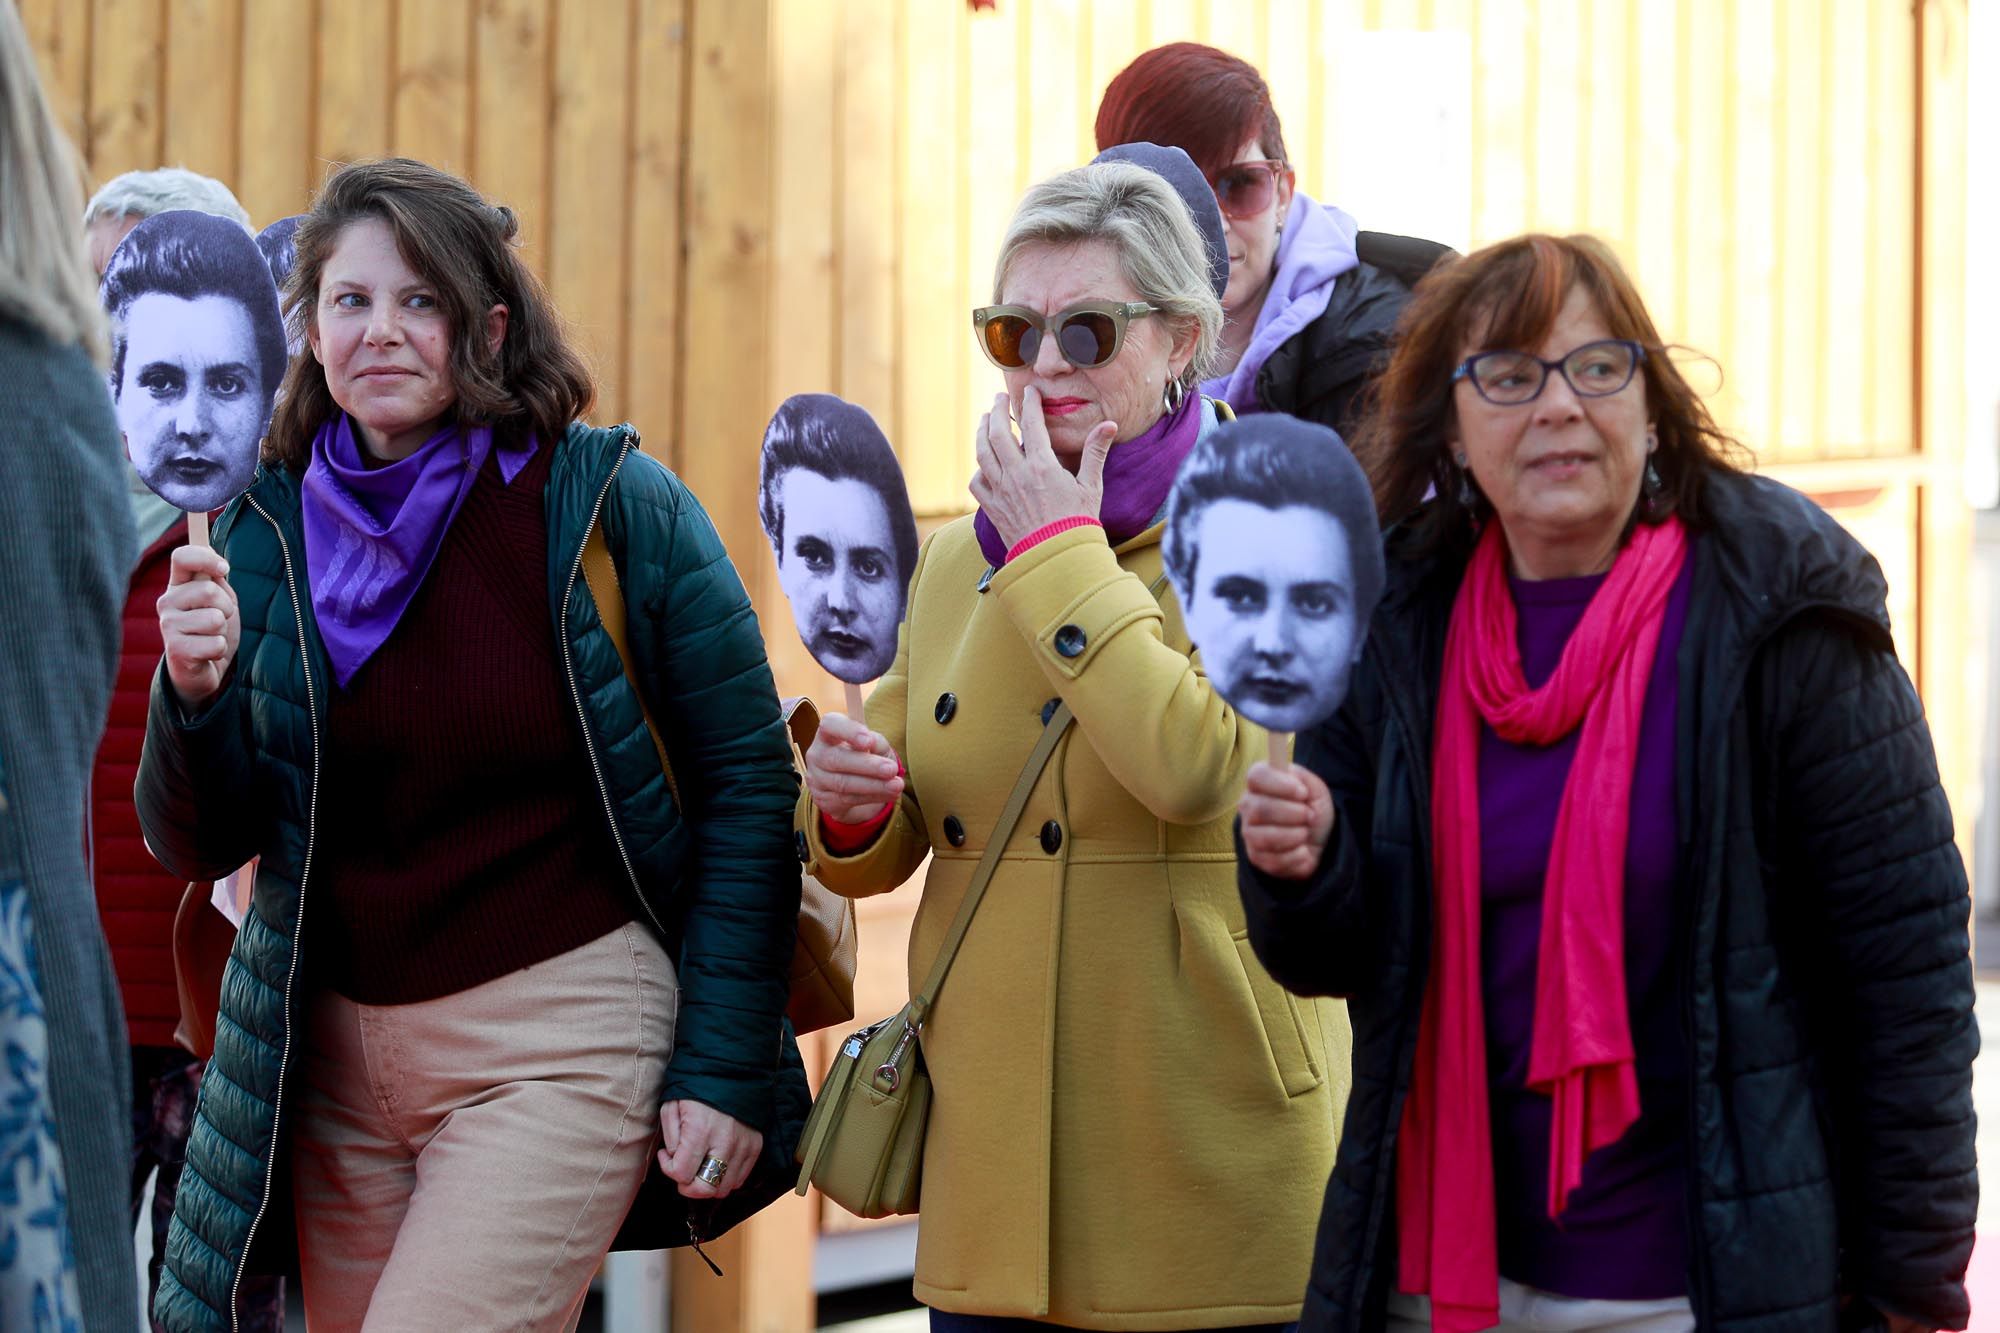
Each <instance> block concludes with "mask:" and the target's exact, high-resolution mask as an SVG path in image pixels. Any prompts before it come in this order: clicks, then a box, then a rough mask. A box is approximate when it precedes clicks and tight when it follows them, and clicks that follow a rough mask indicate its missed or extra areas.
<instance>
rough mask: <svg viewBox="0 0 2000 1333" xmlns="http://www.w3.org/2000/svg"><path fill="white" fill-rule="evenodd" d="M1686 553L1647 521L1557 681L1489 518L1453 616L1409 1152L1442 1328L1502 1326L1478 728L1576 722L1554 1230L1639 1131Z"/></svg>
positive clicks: (1551, 935)
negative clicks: (1629, 971)
mask: <svg viewBox="0 0 2000 1333" xmlns="http://www.w3.org/2000/svg"><path fill="white" fill-rule="evenodd" d="M1686 555H1687V532H1686V529H1685V528H1683V527H1682V526H1681V522H1680V520H1679V519H1677V518H1676V519H1669V520H1668V521H1667V522H1665V523H1662V524H1660V525H1658V526H1656V527H1655V526H1648V525H1645V524H1640V525H1639V527H1638V528H1637V529H1636V530H1635V531H1634V533H1633V535H1632V540H1631V541H1630V542H1629V543H1627V545H1626V546H1625V549H1624V550H1623V551H1621V552H1620V553H1619V555H1618V559H1617V561H1616V562H1615V563H1614V564H1613V565H1612V567H1611V572H1610V573H1609V574H1608V575H1607V576H1606V577H1605V580H1604V582H1603V584H1602V585H1600V586H1599V588H1598V590H1597V592H1596V594H1595V595H1594V596H1593V597H1592V598H1591V602H1590V606H1589V608H1588V609H1587V610H1586V611H1585V612H1584V614H1583V620H1582V621H1581V622H1580V623H1579V624H1578V625H1577V627H1576V631H1575V632H1574V633H1573V634H1572V635H1571V636H1570V639H1569V642H1568V643H1567V644H1566V645H1565V646H1564V648H1563V654H1562V660H1561V662H1560V664H1558V666H1557V667H1556V670H1555V673H1554V674H1553V675H1552V676H1550V677H1549V679H1548V680H1547V681H1546V682H1545V683H1544V684H1543V685H1542V687H1541V688H1540V689H1538V690H1533V691H1530V690H1529V689H1528V684H1527V680H1526V679H1525V677H1524V676H1523V675H1522V671H1521V649H1520V640H1519V638H1518V634H1517V630H1516V623H1515V610H1514V598H1513V595H1512V594H1511V593H1510V592H1509V591H1508V588H1507V543H1506V539H1505V537H1503V536H1502V534H1501V530H1500V525H1499V524H1498V523H1489V524H1488V525H1487V527H1486V532H1485V534H1484V535H1483V536H1482V537H1481V539H1480V542H1479V546H1478V548H1477V550H1475V551H1474V553H1473V557H1472V562H1471V564H1470V565H1469V566H1468V567H1467V569H1466V573H1465V579H1464V582H1463V583H1461V584H1460V586H1459V590H1458V599H1457V601H1456V602H1455V603H1454V604H1453V606H1452V612H1451V628H1450V631H1449V633H1448V634H1447V636H1446V639H1445V650H1444V681H1443V687H1442V689H1441V691H1440V697H1439V701H1438V721H1437V741H1436V744H1437V751H1436V755H1435V756H1434V758H1435V765H1436V767H1435V771H1434V772H1433V774H1432V778H1431V782H1432V786H1431V828H1432V837H1433V842H1434V869H1435V877H1436V886H1437V887H1436V903H1437V910H1436V944H1435V949H1434V953H1433V957H1432V961H1431V969H1430V980H1429V984H1428V985H1427V986H1426V987H1425V990H1424V1009H1423V1021H1422V1026H1421V1027H1420V1028H1419V1030H1418V1035H1417V1061H1416V1070H1415V1074H1414V1077H1413V1079H1412V1082H1411V1087H1410V1096H1409V1100H1408V1101H1407V1102H1406V1103H1405V1104H1404V1108H1403V1125H1402V1134H1401V1143H1400V1147H1399V1149H1398V1151H1397V1154H1396V1208H1397V1217H1398V1225H1399V1237H1400V1252H1401V1272H1400V1274H1399V1275H1398V1276H1399V1282H1398V1286H1399V1287H1400V1288H1401V1289H1402V1290H1403V1291H1406V1292H1409V1293H1411V1294H1414V1295H1428V1296H1429V1297H1430V1298H1431V1321H1432V1322H1431V1327H1432V1328H1433V1329H1434V1330H1435V1333H1473V1331H1474V1330H1477V1329H1484V1328H1491V1327H1492V1326H1493V1325H1495V1324H1497V1323H1499V1322H1500V1309H1499V1271H1500V1270H1499V1259H1498V1255H1497V1245H1496V1239H1495V1236H1494V1226H1495V1222H1494V1203H1493V1141H1492V1127H1491V1122H1490V1119H1489V1114H1488V1110H1487V1103H1486V1080H1487V1072H1486V1017H1485V1012H1484V1005H1483V1003H1482V1001H1481V992H1480V984H1481V983H1480V974H1479V959H1480V926H1479V901H1480V869H1479V866H1480V862H1479V736H1480V730H1479V728H1480V722H1481V720H1482V719H1483V720H1484V721H1485V723H1486V725H1488V726H1490V727H1492V728H1493V730H1494V732H1495V733H1496V734H1497V735H1499V736H1500V737H1501V739H1503V740H1506V741H1509V742H1512V743H1514V744H1516V745H1553V744H1555V743H1556V742H1557V741H1559V740H1561V739H1562V738H1563V737H1565V736H1567V735H1569V734H1570V733H1571V732H1573V731H1575V730H1576V728H1577V727H1578V726H1579V725H1581V726H1582V728H1583V735H1582V737H1581V738H1580V739H1579V740H1578V743H1577V750H1576V758H1575V760H1574V761H1573V762H1572V764H1571V765H1570V771H1569V778H1568V780H1567V782H1566V783H1565V784H1564V787H1563V795H1562V808H1561V811H1560V813H1559V814H1558V815H1557V818H1556V830H1555V841H1554V844H1553V845H1552V846H1551V848H1550V851H1549V869H1548V879H1547V882H1546V884H1545V887H1544V889H1543V897H1542V935H1541V952H1540V961H1539V964H1538V966H1537V968H1536V974H1535V1027H1534V1035H1533V1039H1532V1046H1531V1047H1530V1051H1529V1058H1528V1086H1529V1087H1530V1088H1532V1089H1534V1090H1535V1091H1537V1092H1541V1093H1545V1094H1546V1095H1548V1096H1549V1097H1550V1098H1552V1099H1553V1100H1554V1102H1555V1108H1554V1116H1553V1121H1552V1124H1551V1126H1550V1131H1549V1139H1550V1142H1549V1181H1548V1209H1549V1216H1551V1217H1557V1216H1560V1215H1561V1213H1562V1211H1563V1209H1564V1208H1565V1207H1566V1206H1567V1205H1568V1203H1569V1196H1570V1191H1571V1190H1574V1189H1575V1188H1576V1187H1577V1184H1578V1183H1579V1182H1580V1181H1581V1180H1582V1178H1583V1164H1584V1161H1585V1159H1586V1158H1588V1157H1589V1156H1590V1154H1591V1153H1592V1152H1593V1151H1595V1150H1596V1149H1598V1148H1601V1147H1603V1146H1605V1145H1606V1144H1609V1143H1613V1142H1615V1141H1616V1140H1617V1139H1618V1137H1619V1136H1620V1135H1622V1134H1623V1133H1624V1132H1625V1131H1626V1129H1627V1128H1629V1127H1630V1126H1631V1124H1632V1122H1633V1121H1635V1120H1637V1119H1638V1118H1639V1082H1638V1077H1637V1075H1636V1074H1635V1073H1634V1071H1633V1065H1632V1032H1631V1020H1630V1016H1629V1014H1628V1012H1627V1003H1626V997H1625V843H1626V837H1627V834H1628V832H1629V828H1630V824H1631V804H1632V769H1633V766H1634V764H1635V763H1636V762H1637V760H1638V754H1639V721H1640V715H1641V713H1642V712H1643V711H1644V709H1645V704H1646V685H1647V681H1648V678H1649V677H1650V675H1651V673H1652V670H1653V657H1654V653H1655V651H1656V650H1657V649H1658V647H1659V643H1660V628H1661V625H1662V624H1663V622H1664V621H1665V618H1666V609H1667V596H1668V594H1669V593H1670V592H1671V591H1672V590H1673V586H1674V580H1675V578H1676V577H1678V576H1679V574H1680V569H1681V564H1682V561H1683V560H1684V559H1685V558H1686Z"/></svg>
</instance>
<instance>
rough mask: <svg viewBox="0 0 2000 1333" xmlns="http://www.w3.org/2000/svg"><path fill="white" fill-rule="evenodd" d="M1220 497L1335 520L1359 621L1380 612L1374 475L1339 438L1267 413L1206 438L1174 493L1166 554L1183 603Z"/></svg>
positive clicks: (1222, 427)
mask: <svg viewBox="0 0 2000 1333" xmlns="http://www.w3.org/2000/svg"><path fill="white" fill-rule="evenodd" d="M1217 500H1246V501H1248V502H1249V503H1251V504H1254V505H1260V506H1262V507H1263V508H1265V509H1283V508H1285V507H1286V506H1288V505H1309V506H1311V507H1312V508H1314V509H1318V510H1320V511H1322V512H1323V513H1326V514H1328V515H1331V516H1332V518H1333V521H1334V522H1335V523H1337V524H1338V525H1339V526H1340V530H1341V531H1342V532H1343V533H1345V534H1347V542H1348V547H1349V550H1348V553H1347V555H1348V563H1349V564H1350V565H1351V566H1352V576H1353V579H1354V609H1355V614H1356V616H1357V618H1358V619H1357V623H1359V624H1362V625H1366V624H1367V623H1368V621H1369V618H1370V617H1372V616H1373V615H1374V614H1375V603H1376V602H1377V601H1379V600H1381V597H1382V583H1383V578H1384V571H1383V563H1382V540H1381V533H1380V530H1379V529H1378V528H1377V526H1376V522H1375V506H1374V502H1373V499H1372V496H1371V494H1370V490H1369V484H1368V475H1367V474H1366V473H1365V472H1363V471H1362V470H1361V465H1360V464H1359V463H1357V462H1356V461H1355V460H1354V455H1352V454H1350V453H1349V452H1348V451H1347V446H1346V445H1345V444H1342V443H1341V440H1340V436H1339V435H1337V434H1335V433H1334V432H1333V431H1332V430H1330V429H1329V428H1327V427H1325V426H1321V425H1318V424H1316V423H1314V422H1310V421H1301V420H1299V419H1298V418H1296V417H1288V416H1284V415H1282V414H1280V413H1276V412H1260V413H1258V414H1257V415H1255V416H1250V417H1245V418H1243V419H1242V420H1240V421H1230V422H1225V423H1223V424H1222V425H1220V426H1217V427H1216V428H1215V429H1214V430H1212V431H1210V432H1209V433H1208V434H1207V435H1205V436H1203V437H1202V440H1201V442H1200V443H1199V444H1197V445H1195V447H1194V449H1193V450H1192V451H1191V452H1190V453H1189V454H1188V456H1187V461H1186V462H1184V463H1182V464H1181V470H1180V474H1179V475H1178V476H1177V477H1175V478H1174V488H1173V490H1172V491H1171V492H1170V493H1169V494H1168V496H1167V531H1166V539H1165V541H1164V543H1163V544H1162V546H1161V550H1160V556H1161V559H1162V560H1163V561H1164V562H1165V564H1166V567H1167V574H1168V575H1169V577H1171V578H1172V579H1173V581H1174V591H1175V592H1176V594H1178V595H1179V597H1180V599H1181V604H1182V605H1183V606H1187V605H1191V604H1192V602H1193V596H1192V593H1193V590H1194V577H1195V569H1196V566H1197V565H1198V564H1199V563H1200V559H1201V550H1200V548H1199V546H1198V545H1197V544H1196V542H1195V541H1194V529H1195V526H1196V516H1197V515H1198V514H1200V513H1201V511H1202V510H1203V509H1206V508H1207V507H1208V506H1209V505H1211V504H1214V503H1215V502H1216V501H1217Z"/></svg>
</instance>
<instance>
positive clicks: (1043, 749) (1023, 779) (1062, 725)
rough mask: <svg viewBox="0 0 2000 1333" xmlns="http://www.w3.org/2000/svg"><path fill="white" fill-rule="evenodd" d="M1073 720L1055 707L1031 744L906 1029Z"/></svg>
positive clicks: (952, 952) (1063, 707)
mask: <svg viewBox="0 0 2000 1333" xmlns="http://www.w3.org/2000/svg"><path fill="white" fill-rule="evenodd" d="M1075 720H1076V714H1074V713H1072V712H1070V709H1069V705H1068V704H1066V703H1064V704H1058V705H1057V706H1056V711H1055V712H1054V713H1052V714H1050V715H1049V722H1048V725H1047V726H1045V727H1043V728H1042V738H1041V739H1040V740H1038V741H1036V742H1035V748H1034V751H1033V752H1032V753H1031V754H1029V756H1028V762H1027V763H1026V764H1025V765H1023V766H1022V768H1021V776H1020V777H1019V778H1017V779H1015V781H1014V790H1013V791H1012V792H1011V793H1010V794H1009V795H1008V797H1007V804H1006V806H1005V807H1003V808H1002V809H1001V811H1000V822H999V823H997V824H995V825H994V827H993V836H992V838H991V839H990V840H988V842H987V844H986V850H985V851H984V852H982V853H981V854H980V857H979V865H978V868H977V869H975V870H974V871H973V872H972V882H971V883H969V884H967V885H966V886H965V899H964V901H962V902H961V903H959V905H958V915H957V916H955V917H953V918H952V922H951V930H950V931H949V932H947V933H946V935H945V937H944V944H943V946H942V947H940V948H939V949H938V956H937V961H936V962H934V963H932V964H931V974H930V975H929V976H928V977H926V978H924V986H923V989H922V990H920V991H918V992H917V993H916V994H915V995H914V996H912V997H911V998H910V1007H909V1015H910V1026H912V1027H914V1028H916V1029H918V1030H919V1031H921V1030H922V1029H923V1026H924V1019H925V1018H926V1017H927V1016H928V1015H929V1013H930V1008H931V1004H932V1002H933V1001H935V1000H936V999H937V992H938V987H940V986H942V985H943V984H944V974H945V973H947V972H949V971H950V970H951V962H952V959H953V958H954V957H956V956H957V954H958V946H959V945H960V943H962V942H963V941H964V939H965V928H966V927H967V926H969V925H971V924H972V914H973V913H974V912H976V911H978V910H979V900H980V899H981V898H983V897H985V896H986V886H987V885H988V884H990V883H992V881H993V872H994V871H995V870H997V869H999V867H1000V855H1001V853H1002V852H1004V851H1005V850H1006V849H1007V842H1008V840H1009V839H1010V838H1012V837H1013V836H1014V828H1015V826H1016V825H1017V824H1019V823H1020V822H1021V812H1022V811H1023V810H1025V809H1026V808H1027V806H1028V794H1029V793H1030V792H1032V791H1033V790H1034V789H1035V783H1036V782H1037V781H1038V780H1039V779H1040V778H1041V776H1042V770H1043V769H1044V768H1047V767H1048V763H1049V756H1051V755H1053V754H1054V753H1055V752H1056V744H1057V743H1058V742H1059V741H1061V740H1062V738H1063V733H1064V732H1066V731H1068V730H1069V724H1070V723H1071V722H1074V721H1075Z"/></svg>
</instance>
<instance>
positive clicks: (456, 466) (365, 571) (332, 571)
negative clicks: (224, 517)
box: [299, 412, 535, 689]
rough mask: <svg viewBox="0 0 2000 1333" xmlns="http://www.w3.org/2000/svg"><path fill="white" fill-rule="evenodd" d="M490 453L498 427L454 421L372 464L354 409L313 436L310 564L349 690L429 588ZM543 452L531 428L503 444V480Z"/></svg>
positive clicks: (305, 492)
mask: <svg viewBox="0 0 2000 1333" xmlns="http://www.w3.org/2000/svg"><path fill="white" fill-rule="evenodd" d="M491 452H493V431H492V430H491V428H489V427H486V426H473V427H461V426H459V425H457V424H452V425H449V426H446V427H444V428H443V429H442V430H440V431H438V433H437V434H435V435H433V436H431V437H430V439H428V440H426V441H424V443H423V445H422V447H421V448H419V449H418V450H417V451H416V452H415V453H413V454H411V455H410V456H409V457H408V458H402V459H398V460H397V461H395V462H393V463H389V464H385V465H383V466H381V467H369V466H368V465H367V464H366V463H365V462H364V461H363V459H362V456H361V445H360V444H359V442H357V441H356V440H355V438H354V425H353V422H352V421H351V420H349V418H348V416H347V414H346V413H345V412H343V413H341V414H340V415H339V416H338V417H336V418H335V419H334V420H332V421H329V422H327V423H326V424H325V425H324V426H321V427H320V430H319V434H318V435H316V436H315V437H314V438H313V448H312V461H311V462H310V463H308V464H307V465H306V475H305V479H304V481H302V482H301V483H300V485H299V498H300V503H301V507H302V508H303V510H304V516H305V534H306V572H307V575H308V577H309V580H310V582H311V584H312V603H313V614H314V616H315V617H316V618H317V619H318V621H319V633H320V638H321V639H322V640H323V641H324V642H325V644H326V652H327V656H328V657H329V658H331V659H332V660H333V674H334V678H335V679H336V680H337V681H339V683H340V685H341V687H342V688H343V689H344V688H346V685H347V682H348V681H350V680H352V679H353V678H354V673H355V672H357V671H359V670H360V669H361V666H362V663H364V662H366V661H367V660H368V659H369V658H370V657H372V656H373V655H374V653H375V650H376V649H377V648H380V647H381V646H382V644H383V643H384V642H385V641H386V640H387V639H388V637H389V634H390V632H391V631H393V630H394V629H395V628H396V622H397V621H399V620H401V619H402V618H403V612H404V611H405V610H407V609H408V608H409V605H410V599H411V598H412V597H415V596H416V595H417V589H418V588H419V587H421V586H423V581H424V576H425V575H426V574H428V573H430V568H431V563H432V562H433V561H434V560H436V559H437V553H438V548H439V547H441V546H442V545H444V534H445V530H446V529H447V528H449V527H450V526H451V521H452V519H453V518H455V517H457V515H458V510H459V506H460V505H462V504H464V503H465V497H466V496H467V495H468V494H470V493H471V491H472V483H473V482H474V481H475V480H476V479H477V478H478V476H479V469H480V468H482V467H484V466H485V465H486V456H487V454H489V453H491ZM534 452H535V440H534V438H533V437H532V436H530V437H529V438H528V441H527V443H526V444H525V445H523V446H521V447H520V448H515V449H503V450H501V451H500V476H501V479H502V480H503V481H507V482H512V481H513V480H514V478H515V476H516V475H518V474H519V473H520V471H521V468H522V466H523V465H525V464H526V463H527V461H528V459H529V458H530V457H532V456H533V455H534Z"/></svg>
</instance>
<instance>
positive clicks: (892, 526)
mask: <svg viewBox="0 0 2000 1333" xmlns="http://www.w3.org/2000/svg"><path fill="white" fill-rule="evenodd" d="M793 468H804V469H805V470H806V471H808V472H817V473H818V474H819V475H820V476H822V477H825V478H826V479H827V480H829V481H843V480H848V479H852V480H854V481H859V482H863V483H865V484H866V485H868V486H872V487H873V488H874V489H875V493H876V494H877V495H879V496H881V497H882V512H883V513H884V514H886V515H888V518H889V531H890V536H891V537H892V538H893V539H894V541H895V543H896V577H897V580H898V581H899V582H902V583H905V584H907V583H908V582H909V581H910V575H911V574H913V573H915V572H916V568H917V520H916V517H915V516H914V515H913V514H912V513H911V510H910V495H909V488H908V486H907V485H906V484H905V483H904V481H903V470H902V467H901V465H900V464H898V463H897V461H896V452H895V450H893V449H891V448H890V447H889V438H888V436H886V435H884V434H883V433H882V428H881V427H880V426H878V425H876V424H875V418H874V417H872V416H870V415H868V409H866V408H864V407H861V406H859V405H858V404H855V403H850V402H848V401H847V400H846V399H844V398H836V397H835V396H834V395H832V394H830V393H800V394H793V395H792V396H791V397H790V398H787V399H786V400H785V401H784V402H783V403H781V404H779V406H778V410H777V413H776V414H775V415H774V416H772V418H771V424H770V425H769V426H767V427H766V428H765V430H764V450H763V455H762V459H761V461H760V464H759V470H758V476H757V517H758V518H759V519H760V520H761V521H762V522H763V525H764V535H765V536H766V537H768V538H770V539H771V549H772V550H773V551H774V552H777V553H778V555H779V558H780V559H782V558H783V556H784V547H785V508H784V506H783V505H782V504H780V503H779V502H778V479H779V478H781V477H783V476H784V475H785V474H786V473H787V472H790V471H791V470H792V469H793Z"/></svg>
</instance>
